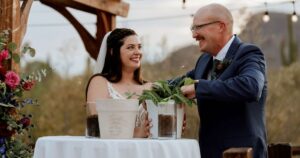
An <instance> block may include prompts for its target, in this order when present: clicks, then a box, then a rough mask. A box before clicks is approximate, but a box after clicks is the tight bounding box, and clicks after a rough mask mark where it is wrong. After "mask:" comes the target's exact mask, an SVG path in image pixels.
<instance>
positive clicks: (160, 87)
mask: <svg viewBox="0 0 300 158" xmlns="http://www.w3.org/2000/svg"><path fill="white" fill-rule="evenodd" d="M188 84H194V80H193V79H191V78H187V77H186V78H184V79H183V80H182V81H181V82H179V83H177V84H175V85H170V84H168V82H167V81H163V80H160V81H156V82H154V83H153V85H152V89H151V90H144V91H143V93H142V95H141V96H139V102H140V103H142V102H144V101H145V100H152V101H153V102H154V104H156V105H157V104H158V103H161V102H168V101H169V100H174V101H175V103H176V104H185V105H189V106H192V105H193V104H195V101H194V100H193V99H188V98H186V97H185V96H184V95H183V94H182V92H181V90H180V87H181V86H183V85H188Z"/></svg>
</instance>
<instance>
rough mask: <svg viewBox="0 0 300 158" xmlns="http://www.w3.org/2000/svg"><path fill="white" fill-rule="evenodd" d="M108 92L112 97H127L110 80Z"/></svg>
mask: <svg viewBox="0 0 300 158" xmlns="http://www.w3.org/2000/svg"><path fill="white" fill-rule="evenodd" d="M107 90H108V94H109V96H110V97H111V98H112V99H126V98H125V97H124V96H123V95H122V94H120V93H119V92H118V91H116V90H115V89H114V87H113V86H112V84H111V83H110V82H107Z"/></svg>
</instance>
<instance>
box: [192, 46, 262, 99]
mask: <svg viewBox="0 0 300 158" xmlns="http://www.w3.org/2000/svg"><path fill="white" fill-rule="evenodd" d="M243 49H245V51H243V53H239V54H237V55H239V57H237V58H236V60H234V62H237V63H232V64H237V69H236V70H237V72H236V73H235V75H234V76H233V77H231V78H228V79H227V80H224V81H222V80H212V81H209V80H203V79H200V80H199V83H198V84H197V85H196V97H197V99H200V100H201V99H202V100H203V99H204V100H216V101H228V102H235V101H258V100H259V98H260V97H261V94H262V90H263V87H264V83H265V60H264V56H263V54H262V52H261V51H260V50H259V49H258V48H257V47H255V46H251V45H249V46H246V47H245V48H243ZM241 52H242V51H241Z"/></svg>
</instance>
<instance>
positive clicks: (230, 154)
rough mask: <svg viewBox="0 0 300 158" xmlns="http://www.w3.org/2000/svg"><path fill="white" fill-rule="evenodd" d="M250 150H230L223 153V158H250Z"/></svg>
mask: <svg viewBox="0 0 300 158" xmlns="http://www.w3.org/2000/svg"><path fill="white" fill-rule="evenodd" d="M252 157H253V153H252V148H230V149H227V150H225V151H224V152H223V158H252Z"/></svg>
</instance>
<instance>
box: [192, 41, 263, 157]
mask: <svg viewBox="0 0 300 158" xmlns="http://www.w3.org/2000/svg"><path fill="white" fill-rule="evenodd" d="M225 59H226V60H231V61H232V62H231V64H230V65H229V66H228V67H227V68H226V69H225V70H224V71H223V72H222V73H221V74H220V76H219V77H218V78H217V79H216V80H207V79H206V78H207V72H208V71H209V69H210V67H211V66H210V63H211V61H212V56H211V55H209V54H207V53H204V54H203V55H202V56H201V57H200V58H199V59H198V61H197V64H196V67H195V69H194V70H192V71H190V72H188V73H187V76H189V77H191V78H193V79H197V80H199V83H198V84H196V85H195V88H196V98H197V104H198V111H199V115H200V133H199V136H200V139H199V142H200V150H201V158H221V157H222V152H223V151H224V150H226V149H228V148H230V147H252V148H253V150H254V154H253V157H254V158H266V157H267V146H266V131H265V117H264V113H265V101H266V95H267V80H266V73H265V71H266V63H265V59H264V55H263V53H262V52H261V50H260V49H259V48H258V47H256V46H254V45H250V44H245V43H242V42H241V41H240V39H239V38H238V37H235V39H234V41H233V43H232V45H231V46H230V48H229V50H228V52H227V54H226V57H225Z"/></svg>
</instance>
